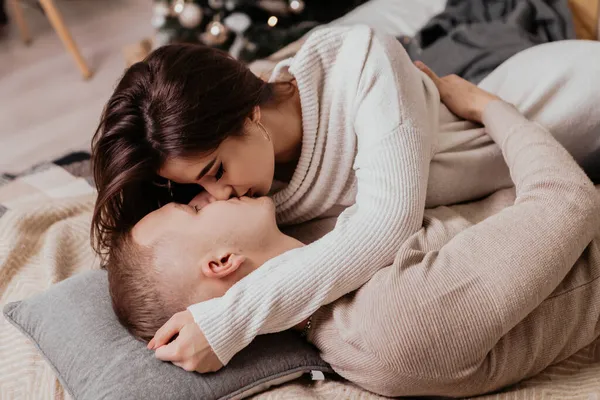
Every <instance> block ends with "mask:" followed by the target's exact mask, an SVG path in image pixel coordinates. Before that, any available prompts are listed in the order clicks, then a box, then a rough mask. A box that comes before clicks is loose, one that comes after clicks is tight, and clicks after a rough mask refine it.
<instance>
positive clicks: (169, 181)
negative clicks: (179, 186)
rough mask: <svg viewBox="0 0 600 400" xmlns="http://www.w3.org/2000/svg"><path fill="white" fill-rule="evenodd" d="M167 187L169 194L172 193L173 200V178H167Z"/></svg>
mask: <svg viewBox="0 0 600 400" xmlns="http://www.w3.org/2000/svg"><path fill="white" fill-rule="evenodd" d="M167 189H169V194H170V195H171V200H172V199H173V187H172V186H171V180H170V179H167Z"/></svg>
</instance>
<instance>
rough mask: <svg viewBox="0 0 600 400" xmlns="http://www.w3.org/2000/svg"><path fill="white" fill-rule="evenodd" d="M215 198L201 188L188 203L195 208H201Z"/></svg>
mask: <svg viewBox="0 0 600 400" xmlns="http://www.w3.org/2000/svg"><path fill="white" fill-rule="evenodd" d="M216 200H217V199H215V198H214V197H213V196H212V195H211V194H210V193H208V192H207V191H206V190H203V191H201V192H200V193H198V194H197V195H196V197H194V198H193V199H192V200H191V201H190V202H189V205H190V206H192V207H195V208H197V209H198V210H202V209H203V208H204V207H205V206H206V205H208V204H210V203H212V202H214V201H216Z"/></svg>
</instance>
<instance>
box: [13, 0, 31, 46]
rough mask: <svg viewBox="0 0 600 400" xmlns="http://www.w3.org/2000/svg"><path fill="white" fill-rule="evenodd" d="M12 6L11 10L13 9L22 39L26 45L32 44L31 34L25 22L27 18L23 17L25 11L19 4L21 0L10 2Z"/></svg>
mask: <svg viewBox="0 0 600 400" xmlns="http://www.w3.org/2000/svg"><path fill="white" fill-rule="evenodd" d="M8 2H9V4H10V8H11V9H12V16H13V18H14V19H15V22H16V23H17V27H18V28H19V32H20V33H21V39H23V42H25V44H29V43H31V34H30V33H29V28H28V27H27V22H25V17H24V16H23V9H22V8H21V5H20V4H19V0H8Z"/></svg>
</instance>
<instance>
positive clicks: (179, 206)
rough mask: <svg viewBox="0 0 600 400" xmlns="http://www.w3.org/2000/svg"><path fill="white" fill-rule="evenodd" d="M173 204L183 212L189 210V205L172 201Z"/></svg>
mask: <svg viewBox="0 0 600 400" xmlns="http://www.w3.org/2000/svg"><path fill="white" fill-rule="evenodd" d="M173 206H174V207H175V208H178V209H180V210H181V211H185V212H189V211H190V210H191V208H190V207H191V206H188V205H187V204H181V203H173Z"/></svg>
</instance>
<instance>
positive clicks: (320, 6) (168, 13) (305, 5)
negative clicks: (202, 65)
mask: <svg viewBox="0 0 600 400" xmlns="http://www.w3.org/2000/svg"><path fill="white" fill-rule="evenodd" d="M365 1H366V0H354V1H346V2H340V1H337V0H336V1H334V0H313V1H311V0H260V1H251V0H155V1H154V5H153V17H152V25H153V26H154V27H155V28H156V30H157V32H156V36H155V47H158V46H162V45H165V44H169V43H181V42H192V43H204V44H206V45H209V46H213V47H218V48H221V49H223V50H226V51H228V52H229V53H230V54H231V55H232V56H233V57H235V58H237V59H239V60H241V61H244V62H249V61H252V60H255V59H257V58H263V57H267V56H269V55H270V54H272V53H274V52H275V51H277V50H279V49H281V48H282V47H284V46H285V45H287V44H289V43H291V42H293V41H295V40H297V39H299V38H300V37H302V36H303V35H304V34H305V33H306V32H308V31H309V30H311V29H313V28H314V27H316V26H317V25H320V24H322V23H326V22H329V21H331V20H333V19H335V18H338V17H340V16H342V15H344V14H345V13H346V12H348V11H350V10H351V9H353V8H354V7H356V6H358V5H360V4H362V3H364V2H365Z"/></svg>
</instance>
